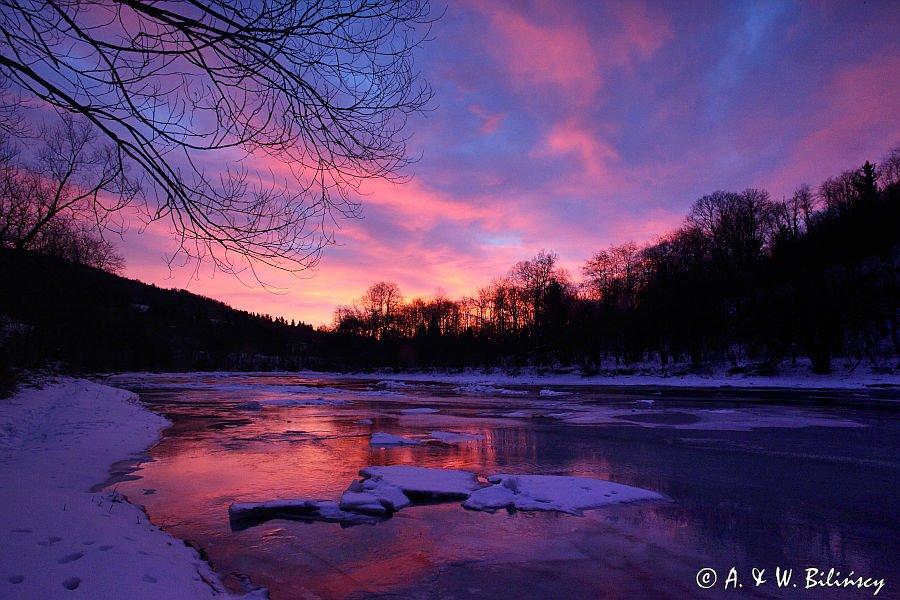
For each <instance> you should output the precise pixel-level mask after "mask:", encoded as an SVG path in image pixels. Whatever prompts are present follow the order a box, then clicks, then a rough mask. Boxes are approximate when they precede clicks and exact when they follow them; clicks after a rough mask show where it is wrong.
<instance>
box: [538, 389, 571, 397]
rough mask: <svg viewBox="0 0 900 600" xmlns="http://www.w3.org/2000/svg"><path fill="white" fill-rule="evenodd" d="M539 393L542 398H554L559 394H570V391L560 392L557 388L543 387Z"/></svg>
mask: <svg viewBox="0 0 900 600" xmlns="http://www.w3.org/2000/svg"><path fill="white" fill-rule="evenodd" d="M539 395H540V396H541V397H543V398H555V397H559V396H571V395H572V392H560V391H558V390H551V389H546V388H545V389H543V390H541V391H540V392H539Z"/></svg>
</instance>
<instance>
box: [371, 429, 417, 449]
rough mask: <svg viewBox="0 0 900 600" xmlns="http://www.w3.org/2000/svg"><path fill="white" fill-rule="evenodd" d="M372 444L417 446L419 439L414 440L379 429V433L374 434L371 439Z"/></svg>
mask: <svg viewBox="0 0 900 600" xmlns="http://www.w3.org/2000/svg"><path fill="white" fill-rule="evenodd" d="M370 444H371V445H372V446H382V447H383V446H417V445H418V444H419V441H418V440H413V439H410V438H405V437H402V436H399V435H393V434H390V433H385V432H384V431H379V432H377V433H373V434H372V439H371V441H370Z"/></svg>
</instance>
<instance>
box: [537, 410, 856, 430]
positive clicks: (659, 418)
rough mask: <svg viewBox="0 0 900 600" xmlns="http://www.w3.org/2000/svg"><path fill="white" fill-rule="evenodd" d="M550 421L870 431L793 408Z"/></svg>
mask: <svg viewBox="0 0 900 600" xmlns="http://www.w3.org/2000/svg"><path fill="white" fill-rule="evenodd" d="M544 416H546V417H550V418H555V419H559V420H560V421H563V422H565V423H569V424H572V425H632V426H640V427H651V428H658V427H667V428H672V429H691V430H705V431H751V430H753V429H761V428H764V427H774V428H780V429H800V428H803V427H840V428H846V427H866V426H867V425H866V424H864V423H860V422H858V421H854V420H852V419H843V418H838V417H835V416H831V415H828V414H825V413H821V412H819V411H815V410H808V409H802V408H793V407H778V408H766V407H758V406H752V407H746V408H744V407H741V408H727V409H706V408H699V409H698V408H679V409H677V410H674V409H673V410H658V409H640V410H638V409H622V408H611V407H590V408H584V409H582V410H573V411H569V412H559V413H548V414H546V415H544Z"/></svg>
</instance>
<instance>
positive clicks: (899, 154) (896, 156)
mask: <svg viewBox="0 0 900 600" xmlns="http://www.w3.org/2000/svg"><path fill="white" fill-rule="evenodd" d="M878 171H879V179H880V180H881V185H882V186H884V188H885V189H887V188H889V187H891V186H894V185H900V144H898V145H897V147H895V148H894V149H893V150H891V151H890V153H889V154H888V155H887V156H885V157H884V158H883V159H881V164H880V165H879V168H878Z"/></svg>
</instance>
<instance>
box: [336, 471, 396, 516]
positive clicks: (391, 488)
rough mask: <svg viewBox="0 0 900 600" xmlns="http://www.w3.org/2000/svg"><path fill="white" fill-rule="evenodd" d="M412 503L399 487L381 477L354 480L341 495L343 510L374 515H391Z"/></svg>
mask: <svg viewBox="0 0 900 600" xmlns="http://www.w3.org/2000/svg"><path fill="white" fill-rule="evenodd" d="M409 505H410V501H409V498H408V497H407V496H406V494H404V493H403V490H401V489H400V488H399V487H397V486H395V485H392V484H391V483H388V482H386V481H384V480H382V479H381V478H369V479H365V480H364V481H354V482H353V483H351V484H350V487H349V488H347V491H346V492H344V495H343V496H341V505H340V506H341V510H348V511H354V512H360V513H366V514H373V515H389V514H391V513H394V512H397V511H398V510H400V509H401V508H405V507H407V506H409Z"/></svg>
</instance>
